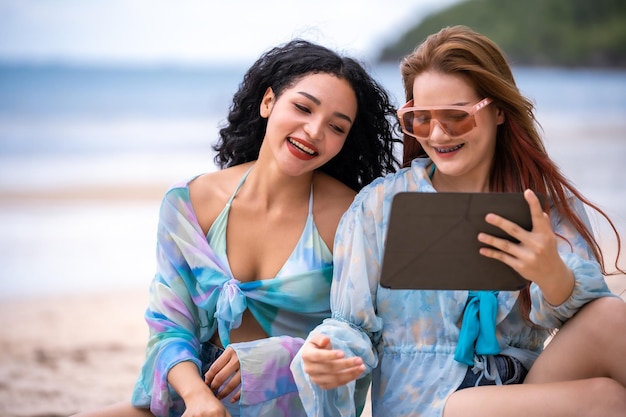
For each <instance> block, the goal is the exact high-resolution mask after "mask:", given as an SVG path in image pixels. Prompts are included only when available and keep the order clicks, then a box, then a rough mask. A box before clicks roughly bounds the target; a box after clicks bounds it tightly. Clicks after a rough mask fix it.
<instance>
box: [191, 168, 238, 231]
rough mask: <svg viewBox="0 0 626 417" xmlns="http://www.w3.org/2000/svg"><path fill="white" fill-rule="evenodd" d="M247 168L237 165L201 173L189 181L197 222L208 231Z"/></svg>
mask: <svg viewBox="0 0 626 417" xmlns="http://www.w3.org/2000/svg"><path fill="white" fill-rule="evenodd" d="M246 169H247V168H246V167H245V166H244V165H238V166H235V167H231V168H226V169H222V170H219V171H215V172H210V173H207V174H203V175H200V176H198V177H197V178H194V180H193V181H191V182H190V183H189V198H190V200H191V205H192V207H193V209H194V212H195V213H196V217H197V219H198V223H199V224H200V227H201V228H202V230H203V231H204V233H205V234H206V233H208V230H209V228H210V227H211V225H212V224H213V222H214V221H215V219H216V218H217V216H218V215H219V213H220V212H221V211H222V209H223V208H224V206H225V205H226V203H227V202H228V199H229V198H230V195H231V194H232V192H233V190H234V189H235V188H236V187H237V183H238V182H239V180H241V176H242V175H243V174H244V173H245V170H246Z"/></svg>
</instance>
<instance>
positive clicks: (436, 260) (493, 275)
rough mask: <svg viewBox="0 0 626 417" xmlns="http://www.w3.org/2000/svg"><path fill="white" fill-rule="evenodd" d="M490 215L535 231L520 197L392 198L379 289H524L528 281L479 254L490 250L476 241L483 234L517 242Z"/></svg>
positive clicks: (408, 195) (436, 195)
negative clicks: (490, 221) (492, 214)
mask: <svg viewBox="0 0 626 417" xmlns="http://www.w3.org/2000/svg"><path fill="white" fill-rule="evenodd" d="M540 199H541V200H543V199H542V198H541V196H540ZM542 205H543V201H542ZM487 213H496V214H499V215H500V216H502V217H505V218H507V219H509V220H512V221H513V222H515V223H517V224H518V225H520V226H521V227H523V228H525V229H526V230H530V229H531V228H532V220H531V216H530V208H529V207H528V203H527V202H526V200H525V199H524V196H523V194H522V193H421V192H402V193H399V194H397V195H396V196H394V199H393V201H392V206H391V211H390V218H389V226H388V231H387V241H386V245H385V251H384V256H383V263H382V271H381V278H380V285H381V286H383V287H386V288H392V289H414V290H499V291H516V290H519V289H521V288H523V287H524V286H525V285H526V284H528V282H529V281H527V280H525V279H524V278H522V277H521V276H520V275H519V274H518V273H517V272H515V270H514V269H513V268H511V267H509V266H508V265H506V264H504V263H502V262H500V261H498V260H495V259H491V258H487V257H484V256H483V255H481V254H480V253H479V252H478V250H479V248H480V247H481V246H486V245H485V244H483V243H481V242H479V241H478V233H479V232H485V233H488V234H490V235H493V236H498V237H502V238H507V239H509V240H512V241H515V242H517V241H516V240H515V239H513V238H512V237H510V236H509V235H508V234H506V233H505V232H503V231H502V230H501V229H499V228H497V227H495V226H492V225H490V224H488V223H487V222H485V220H484V219H485V215H486V214H487Z"/></svg>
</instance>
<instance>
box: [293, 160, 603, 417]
mask: <svg viewBox="0 0 626 417" xmlns="http://www.w3.org/2000/svg"><path fill="white" fill-rule="evenodd" d="M429 163H430V161H429V160H427V159H423V160H415V161H414V162H413V164H412V166H411V168H407V169H403V170H400V171H399V172H397V173H395V174H390V175H388V176H387V177H385V178H383V179H379V180H376V181H374V182H373V183H371V184H370V185H368V186H366V187H365V188H363V190H361V192H360V193H359V194H358V195H357V196H356V198H355V200H354V202H353V204H352V205H351V207H350V208H349V209H348V211H347V212H346V213H345V214H344V216H343V218H342V219H341V222H340V225H339V228H338V230H337V235H336V238H335V258H334V259H335V269H334V275H333V283H332V289H331V311H332V316H331V318H330V319H327V320H325V321H324V322H323V323H322V324H321V325H319V326H318V327H317V328H316V329H315V330H314V332H312V335H313V334H319V333H321V334H325V335H327V336H329V337H330V339H331V343H332V347H333V348H335V349H341V350H342V351H343V352H344V353H345V356H346V357H352V356H360V357H361V358H362V359H363V362H364V364H365V367H366V370H365V374H371V378H372V386H371V398H372V415H373V416H375V417H381V416H400V415H420V416H433V417H437V416H441V414H442V412H443V408H444V406H445V402H446V400H447V398H448V396H449V395H450V394H451V393H453V392H454V391H455V390H456V389H457V387H458V386H459V384H460V383H461V382H462V380H463V378H464V376H465V374H466V372H467V370H468V366H467V365H466V364H464V363H460V362H458V361H456V360H455V359H454V354H455V350H456V348H457V346H458V341H459V336H460V327H459V323H460V322H461V319H462V318H463V312H464V309H465V306H466V303H467V300H468V295H469V293H468V291H426V290H424V291H418V290H393V289H388V288H384V287H381V286H380V285H379V277H380V269H381V264H382V259H383V246H384V244H385V239H386V233H387V223H388V217H389V211H390V206H391V200H392V199H393V196H395V195H396V194H397V193H399V192H404V191H417V192H435V190H434V189H433V187H432V184H431V183H430V181H429V179H428V173H427V172H426V170H425V168H426V167H427V166H428V164H429ZM570 203H571V204H572V207H573V208H574V209H575V210H576V211H577V212H578V213H579V214H580V215H581V216H582V217H583V218H584V219H586V215H585V213H584V208H583V206H582V204H581V203H580V202H579V201H577V200H576V199H574V198H573V197H572V198H570ZM550 217H551V221H552V226H553V229H554V231H555V233H556V234H557V235H558V236H562V237H563V238H564V239H559V246H558V250H559V253H560V255H561V257H562V259H563V260H564V262H565V263H566V265H567V266H568V267H569V268H570V269H571V270H572V272H573V274H574V277H575V280H576V283H575V286H574V290H573V291H572V293H571V295H570V297H569V298H568V299H567V300H566V301H565V302H564V303H562V304H561V305H559V306H552V305H550V304H549V303H547V302H546V301H545V299H544V298H543V295H542V294H541V291H540V288H539V287H538V286H536V285H534V284H531V287H530V294H531V298H532V300H531V302H532V306H531V315H530V319H531V320H532V321H534V322H536V323H537V324H541V325H543V326H547V327H548V328H558V327H560V326H561V325H562V324H563V323H564V322H565V321H566V320H567V319H568V318H570V317H572V316H573V315H574V314H575V313H576V311H578V310H579V309H580V308H581V307H582V306H583V305H584V304H586V303H588V302H589V301H591V300H593V299H596V298H599V297H604V296H612V294H611V292H610V291H609V289H608V287H607V285H606V282H605V281H604V277H603V276H602V274H601V271H600V268H599V265H598V263H597V262H596V260H595V259H594V258H593V256H592V255H591V253H590V251H589V248H588V246H587V245H586V244H585V242H584V240H583V239H582V238H581V237H580V236H579V234H578V233H577V232H576V230H575V229H574V228H573V227H572V225H571V224H569V223H568V222H566V221H564V220H563V219H562V218H561V217H560V216H559V213H557V212H556V210H552V211H551V213H550ZM419 238H420V236H419V234H418V235H416V236H415V239H419ZM450 261H451V262H454V254H452V253H451V254H450ZM416 273H419V271H416ZM432 279H437V277H436V276H433V277H432ZM518 295H519V291H512V292H507V291H501V292H499V294H498V295H497V311H496V338H497V343H498V345H499V347H500V351H501V352H502V353H505V354H507V355H511V356H514V357H516V358H518V359H519V360H520V361H522V363H523V364H524V365H525V366H526V367H530V366H532V363H533V362H534V360H535V359H536V357H537V356H538V355H539V353H540V352H541V351H542V349H543V346H544V343H545V341H546V339H547V338H548V336H549V335H550V331H549V329H546V328H544V327H539V326H532V325H529V323H528V321H527V320H525V319H524V317H523V314H522V312H521V309H520V303H519V299H518ZM479 359H480V358H479V357H478V356H475V360H479ZM291 367H292V372H293V374H294V377H295V380H296V383H297V384H298V387H299V389H300V396H301V398H302V402H303V404H304V406H305V408H306V410H307V413H308V415H309V417H313V416H316V417H321V416H324V417H327V416H354V415H357V414H358V410H355V408H354V405H353V403H352V401H351V400H352V399H351V395H352V393H353V391H352V390H354V382H352V383H349V384H347V385H345V386H342V387H339V388H337V389H331V390H323V389H321V388H320V387H319V386H317V385H316V384H314V383H312V381H311V380H310V378H309V376H308V375H307V374H306V372H304V369H303V363H302V357H301V355H300V354H298V355H296V358H295V359H294V361H293V362H292V365H291ZM470 368H471V367H470Z"/></svg>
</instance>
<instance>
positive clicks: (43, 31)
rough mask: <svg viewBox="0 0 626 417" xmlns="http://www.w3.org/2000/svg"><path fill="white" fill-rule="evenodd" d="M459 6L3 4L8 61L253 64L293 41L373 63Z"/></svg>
mask: <svg viewBox="0 0 626 417" xmlns="http://www.w3.org/2000/svg"><path fill="white" fill-rule="evenodd" d="M458 1H459V0H309V1H306V2H302V1H297V0H292V1H285V0H265V1H255V0H230V1H228V0H0V59H4V60H7V59H9V60H28V61H31V60H35V61H79V62H181V63H191V62H215V61H249V60H253V59H255V58H256V57H257V56H258V55H259V54H260V53H261V52H263V51H264V50H266V49H268V48H270V47H271V46H274V45H275V44H278V43H282V42H285V41H288V40H289V39H291V38H293V37H304V38H306V39H309V40H312V41H316V42H319V43H322V44H324V45H326V46H329V47H332V48H334V49H339V50H341V51H343V52H346V53H349V54H352V55H355V56H357V57H359V58H363V59H369V58H373V57H374V56H375V55H376V53H377V52H378V51H379V50H380V48H381V46H382V45H383V44H384V43H385V42H388V41H390V40H394V39H396V38H397V37H398V36H400V34H402V33H404V31H405V30H407V28H409V27H410V26H411V25H412V24H414V23H416V22H418V21H420V20H421V19H422V18H423V17H424V16H426V15H427V14H429V13H431V12H433V11H436V10H439V9H441V8H443V7H446V6H447V5H450V4H453V3H456V2H458Z"/></svg>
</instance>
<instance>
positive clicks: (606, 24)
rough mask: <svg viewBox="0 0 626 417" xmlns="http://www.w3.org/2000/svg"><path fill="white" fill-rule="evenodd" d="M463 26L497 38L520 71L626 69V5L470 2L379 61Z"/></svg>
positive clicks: (609, 1)
mask: <svg viewBox="0 0 626 417" xmlns="http://www.w3.org/2000/svg"><path fill="white" fill-rule="evenodd" d="M458 24H462V25H467V26H469V27H471V28H472V29H474V30H476V31H478V32H481V33H483V34H485V35H486V36H488V37H489V38H491V39H493V40H494V41H495V42H496V43H497V44H498V45H499V46H500V47H501V48H502V49H503V50H504V52H505V53H506V55H507V56H508V58H509V60H510V62H511V63H512V64H513V65H516V66H524V65H528V66H539V65H541V66H566V67H581V66H584V67H621V68H626V0H466V1H463V2H461V3H457V4H456V5H453V6H451V7H449V8H447V9H445V10H443V11H441V12H439V13H436V14H432V15H430V16H428V17H426V18H425V19H424V20H422V21H421V22H419V23H418V24H417V25H416V26H414V27H413V28H409V30H408V31H407V32H405V33H404V34H402V35H400V37H399V39H398V41H397V42H395V43H393V44H391V45H388V46H387V47H386V48H384V49H383V50H382V52H381V55H380V58H379V59H380V60H381V61H397V60H399V59H400V58H401V57H402V56H404V55H406V54H407V53H409V52H411V51H412V50H413V49H414V48H415V47H416V46H417V45H418V44H419V43H420V42H422V41H423V40H424V39H425V38H426V36H428V35H429V34H431V33H434V32H437V31H439V30H440V29H441V28H443V27H445V26H452V25H458Z"/></svg>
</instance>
